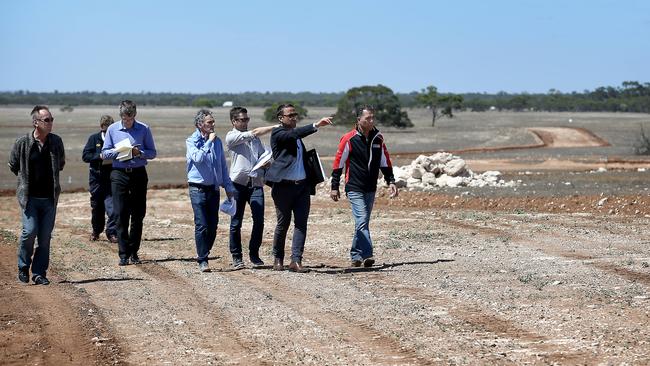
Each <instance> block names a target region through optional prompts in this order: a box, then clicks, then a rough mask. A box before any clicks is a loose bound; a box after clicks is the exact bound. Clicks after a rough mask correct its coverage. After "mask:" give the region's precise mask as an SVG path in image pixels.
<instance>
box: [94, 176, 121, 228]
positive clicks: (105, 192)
mask: <svg viewBox="0 0 650 366" xmlns="http://www.w3.org/2000/svg"><path fill="white" fill-rule="evenodd" d="M88 191H90V209H91V214H92V216H91V219H90V223H91V225H92V227H93V233H94V234H97V235H99V234H101V233H102V232H103V231H104V227H106V237H110V236H111V235H117V218H116V215H115V213H114V212H113V196H112V194H111V176H110V172H106V173H103V172H100V171H99V170H97V169H93V168H91V169H90V173H89V175H88ZM105 216H108V220H106V218H105Z"/></svg>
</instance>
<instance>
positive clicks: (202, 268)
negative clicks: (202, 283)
mask: <svg viewBox="0 0 650 366" xmlns="http://www.w3.org/2000/svg"><path fill="white" fill-rule="evenodd" d="M199 271H201V272H210V266H208V262H201V263H199Z"/></svg>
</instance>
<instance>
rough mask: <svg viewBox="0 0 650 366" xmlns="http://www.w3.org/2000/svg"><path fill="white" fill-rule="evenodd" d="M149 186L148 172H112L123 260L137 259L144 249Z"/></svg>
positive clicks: (138, 170) (114, 202) (140, 170)
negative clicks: (144, 225) (142, 241)
mask: <svg viewBox="0 0 650 366" xmlns="http://www.w3.org/2000/svg"><path fill="white" fill-rule="evenodd" d="M148 182H149V178H148V176H147V170H146V169H145V168H144V167H142V168H135V169H133V170H132V171H131V172H126V171H123V170H118V169H113V171H112V172H111V189H112V190H113V209H114V211H115V214H116V215H117V240H118V248H119V254H120V258H129V257H131V256H132V255H137V254H138V250H139V249H140V240H141V239H142V220H144V216H145V214H146V213H147V183H148ZM129 223H130V228H129Z"/></svg>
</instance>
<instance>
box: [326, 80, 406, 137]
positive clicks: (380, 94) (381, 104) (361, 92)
mask: <svg viewBox="0 0 650 366" xmlns="http://www.w3.org/2000/svg"><path fill="white" fill-rule="evenodd" d="M364 104H366V105H371V106H373V108H374V109H375V123H377V124H378V125H383V126H393V127H398V128H406V127H413V123H412V122H411V120H410V119H409V117H408V114H407V113H406V112H405V111H402V108H401V106H400V102H399V99H398V98H397V96H396V95H395V94H394V93H393V91H392V90H391V89H390V88H388V87H386V86H383V85H376V86H361V87H357V88H352V89H350V90H348V91H347V92H346V93H345V95H344V96H343V98H341V99H340V100H339V103H338V108H337V111H336V114H335V115H334V118H335V120H336V121H337V123H340V124H348V125H354V124H355V123H356V122H357V116H356V109H357V108H358V107H360V106H362V105H364Z"/></svg>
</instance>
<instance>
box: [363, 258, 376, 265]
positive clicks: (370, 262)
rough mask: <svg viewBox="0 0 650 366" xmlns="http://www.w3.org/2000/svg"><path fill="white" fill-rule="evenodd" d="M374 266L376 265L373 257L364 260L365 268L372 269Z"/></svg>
mask: <svg viewBox="0 0 650 366" xmlns="http://www.w3.org/2000/svg"><path fill="white" fill-rule="evenodd" d="M373 264H375V258H373V257H369V258H366V259H364V260H363V266H364V267H372V265H373Z"/></svg>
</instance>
